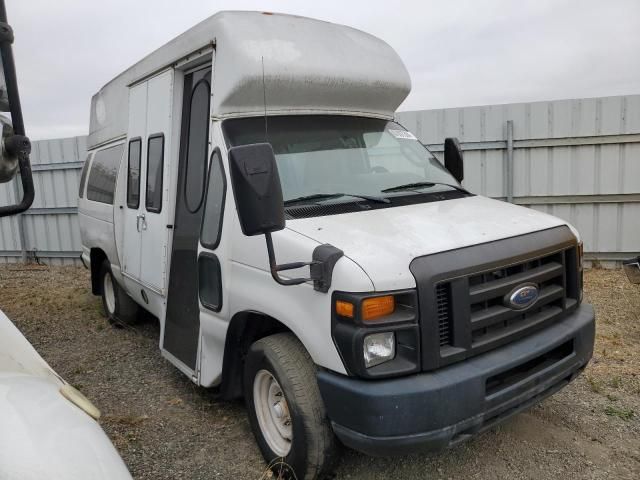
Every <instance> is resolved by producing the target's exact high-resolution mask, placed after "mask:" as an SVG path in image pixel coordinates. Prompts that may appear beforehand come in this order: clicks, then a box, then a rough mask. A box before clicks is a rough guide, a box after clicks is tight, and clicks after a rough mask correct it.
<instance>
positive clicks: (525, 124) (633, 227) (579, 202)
mask: <svg viewBox="0 0 640 480" xmlns="http://www.w3.org/2000/svg"><path fill="white" fill-rule="evenodd" d="M397 117H398V120H399V121H400V122H401V123H402V124H404V125H405V126H406V127H407V128H408V129H409V130H411V131H413V132H414V133H416V135H417V136H418V137H419V139H420V140H421V141H422V142H423V143H425V144H426V145H428V146H429V147H430V148H431V149H432V151H434V153H436V155H438V156H441V154H442V149H443V147H442V142H443V139H444V138H445V137H449V136H453V137H458V138H459V139H460V141H461V142H462V147H463V150H464V151H465V182H464V183H465V184H466V186H467V188H469V189H470V190H471V191H473V192H475V193H479V194H482V195H487V196H490V197H494V198H500V199H504V200H508V201H512V202H514V203H517V204H521V205H526V206H529V207H531V208H535V209H536V210H541V211H544V212H548V213H551V214H553V215H557V216H559V217H561V218H564V219H566V220H567V221H569V222H571V223H572V224H573V225H575V226H576V227H577V228H578V229H579V230H580V232H581V233H582V235H583V238H584V240H585V250H586V252H587V254H588V256H589V257H590V258H597V259H600V260H602V261H618V260H620V259H622V258H627V257H631V256H633V255H637V254H638V252H640V95H632V96H624V97H607V98H593V99H578V100H560V101H553V102H535V103H519V104H508V105H492V106H484V107H467V108H452V109H444V110H424V111H418V112H401V113H399V114H398V115H397ZM85 140H86V138H85V137H75V138H65V139H55V140H42V141H37V142H34V144H33V153H32V156H31V159H32V163H33V170H34V177H35V186H36V199H35V202H34V204H33V207H32V208H31V209H30V210H29V211H28V212H27V213H26V214H24V215H21V216H19V217H13V218H4V219H0V262H3V261H4V262H7V261H17V260H21V259H22V258H37V259H39V260H41V261H45V262H47V263H78V261H79V260H78V256H79V254H80V248H81V244H80V234H79V229H78V220H77V214H76V211H77V191H78V181H79V179H80V169H81V167H82V164H83V161H84V159H85V156H86V142H85ZM15 199H16V190H15V187H14V185H13V184H8V185H0V202H2V204H8V203H11V202H12V201H15Z"/></svg>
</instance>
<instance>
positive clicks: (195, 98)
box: [184, 79, 210, 213]
mask: <svg viewBox="0 0 640 480" xmlns="http://www.w3.org/2000/svg"><path fill="white" fill-rule="evenodd" d="M209 99H210V87H209V82H208V81H207V80H205V79H202V80H200V81H199V82H198V83H197V85H196V86H195V88H194V89H193V93H192V94H191V114H190V115H189V143H188V147H187V148H188V150H187V168H186V175H185V182H186V184H185V189H184V202H185V205H186V207H187V210H189V211H190V212H191V213H196V212H197V211H198V210H199V209H200V206H201V205H202V196H203V195H204V188H205V183H206V169H207V147H208V143H209V138H208V137H209V122H210V120H209Z"/></svg>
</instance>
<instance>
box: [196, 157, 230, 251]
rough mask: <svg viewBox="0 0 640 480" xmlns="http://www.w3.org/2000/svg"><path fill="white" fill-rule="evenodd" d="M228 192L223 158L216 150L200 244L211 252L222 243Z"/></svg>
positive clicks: (212, 160)
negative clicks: (223, 218)
mask: <svg viewBox="0 0 640 480" xmlns="http://www.w3.org/2000/svg"><path fill="white" fill-rule="evenodd" d="M226 190H227V180H226V178H225V176H224V169H223V167H222V158H221V157H220V150H218V149H216V150H215V151H214V152H213V154H212V155H211V167H210V168H209V181H208V182H207V196H206V199H205V203H204V215H203V217H202V230H201V231H200V243H202V246H203V247H205V248H208V249H210V250H214V249H215V248H216V247H217V246H218V244H219V243H220V233H221V232H222V214H223V212H224V198H225V194H226Z"/></svg>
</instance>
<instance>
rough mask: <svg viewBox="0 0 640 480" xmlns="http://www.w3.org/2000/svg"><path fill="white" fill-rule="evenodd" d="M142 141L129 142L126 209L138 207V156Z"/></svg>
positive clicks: (137, 139) (135, 139)
mask: <svg viewBox="0 0 640 480" xmlns="http://www.w3.org/2000/svg"><path fill="white" fill-rule="evenodd" d="M141 155H142V140H141V139H140V138H134V139H133V140H131V141H130V142H129V163H128V167H127V207H129V208H136V209H137V208H138V207H139V206H140V156H141Z"/></svg>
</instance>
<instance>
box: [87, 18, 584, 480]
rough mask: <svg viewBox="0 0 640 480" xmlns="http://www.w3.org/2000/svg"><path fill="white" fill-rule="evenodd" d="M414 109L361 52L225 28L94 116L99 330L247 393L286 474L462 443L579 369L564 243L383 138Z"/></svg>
mask: <svg viewBox="0 0 640 480" xmlns="http://www.w3.org/2000/svg"><path fill="white" fill-rule="evenodd" d="M409 90H410V80H409V75H408V73H407V70H406V68H405V67H404V65H403V63H402V61H401V60H400V58H399V57H398V55H397V54H396V53H395V52H394V51H393V50H392V49H391V48H390V47H389V46H388V45H387V44H386V43H384V42H383V41H381V40H379V39H378V38H375V37H373V36H371V35H368V34H366V33H363V32H361V31H358V30H354V29H352V28H348V27H345V26H340V25H334V24H330V23H326V22H320V21H316V20H311V19H307V18H301V17H294V16H288V15H279V14H271V13H258V12H224V13H219V14H217V15H214V16H213V17H211V18H209V19H207V20H205V21H203V22H202V23H200V24H198V25H196V26H195V27H193V28H192V29H190V30H189V31H187V32H185V33H184V34H182V35H180V36H179V37H177V38H176V39H174V40H173V41H171V42H169V43H168V44H166V45H165V46H163V47H162V48H160V49H158V50H156V51H155V52H153V53H152V54H150V55H149V56H147V57H145V58H144V59H142V60H141V61H140V62H138V63H137V64H135V65H134V66H132V67H131V68H129V69H128V70H126V71H125V72H124V73H122V74H121V75H119V76H117V77H116V78H115V79H113V80H112V81H111V82H109V83H108V84H107V85H106V86H105V87H103V88H102V89H101V90H100V91H99V92H98V93H97V94H96V95H95V96H94V97H93V100H92V105H91V127H90V135H89V146H90V147H89V148H90V152H89V156H88V159H87V162H86V165H85V168H84V171H83V174H82V181H81V185H80V204H79V205H80V208H79V212H80V226H81V233H82V243H83V254H82V256H83V260H84V261H85V262H86V263H87V264H88V265H90V268H91V274H92V275H91V278H92V289H93V292H94V294H96V295H100V294H101V295H102V297H103V301H104V306H105V310H106V312H107V314H108V316H109V317H110V318H111V319H113V320H114V321H123V322H126V321H132V320H134V319H135V316H136V312H137V309H138V307H142V308H143V309H145V310H147V311H149V312H151V313H152V314H153V315H155V316H157V317H158V319H159V321H160V325H161V330H160V350H161V352H162V355H164V356H165V357H166V358H167V359H168V360H169V361H170V362H171V363H173V364H174V365H175V366H176V367H177V368H179V369H180V370H182V371H183V372H184V373H185V374H187V375H188V376H189V377H190V378H191V379H192V380H193V382H194V383H196V384H198V385H201V386H204V387H218V388H219V389H220V391H221V392H222V394H223V395H224V396H225V397H227V398H234V397H240V396H244V398H245V399H246V404H247V408H248V411H249V415H250V420H251V425H252V428H253V431H254V433H255V436H256V438H257V441H258V444H259V446H260V448H261V450H262V453H263V454H264V457H265V459H266V460H267V461H272V460H274V459H276V458H283V459H284V461H285V462H286V463H288V464H289V465H291V466H292V468H293V469H294V470H295V472H296V473H297V477H298V478H307V479H309V478H317V477H318V476H320V475H321V473H322V472H324V471H326V470H327V469H328V468H329V467H330V465H331V463H332V461H333V460H334V459H335V458H336V452H337V450H338V445H339V443H342V444H344V445H347V446H349V447H352V448H355V449H357V450H360V451H362V452H365V453H369V454H375V455H388V454H397V453H402V454H404V453H408V452H410V451H414V450H421V449H423V450H429V449H439V448H443V447H447V446H451V445H454V444H456V443H458V442H460V441H462V440H465V439H467V438H469V437H471V436H472V435H474V434H476V433H478V432H480V431H482V430H484V429H486V428H489V427H491V426H493V425H495V424H497V423H498V422H500V421H502V420H504V419H505V418H507V417H509V416H511V415H513V414H515V413H517V412H519V411H521V410H523V409H525V408H527V407H529V406H531V405H533V404H535V403H537V402H539V401H540V400H542V399H543V398H545V397H547V396H548V395H551V394H552V393H554V392H556V391H557V390H559V389H560V388H562V387H563V386H565V385H566V384H568V383H569V382H570V381H571V380H573V379H574V378H575V377H576V375H578V373H579V372H580V371H581V370H582V369H583V368H584V367H585V365H586V364H587V362H588V361H589V359H590V358H591V354H592V350H593V342H594V313H593V309H592V307H591V306H589V305H586V304H583V303H581V300H582V246H581V243H580V241H579V236H578V233H577V232H576V231H575V230H574V229H573V228H572V227H571V226H569V225H567V224H566V223H565V222H564V221H563V220H560V219H558V218H555V217H552V216H549V215H545V214H542V213H540V212H537V211H534V210H530V209H527V208H522V207H518V206H515V205H512V204H508V203H504V202H500V201H497V200H492V199H488V198H484V197H481V196H477V195H474V194H472V193H470V192H468V191H467V190H465V189H464V188H463V187H462V186H461V184H460V182H461V181H462V179H463V165H462V155H461V153H460V148H459V146H458V144H457V142H456V141H455V139H447V140H446V142H445V159H444V166H443V165H442V164H441V163H440V162H439V161H438V160H437V159H435V158H434V157H433V155H432V154H431V153H430V152H429V151H428V150H427V149H426V148H425V147H424V146H423V145H422V144H421V143H420V142H418V141H417V140H416V138H415V136H414V135H413V134H411V133H410V132H408V131H406V130H405V129H404V128H403V127H402V126H401V125H399V124H397V123H395V122H394V112H395V110H396V108H397V107H398V105H400V103H401V102H402V101H403V100H404V99H405V97H406V96H407V94H408V93H409ZM445 166H446V168H445ZM285 222H286V225H285ZM337 439H339V440H340V442H338V441H337Z"/></svg>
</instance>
